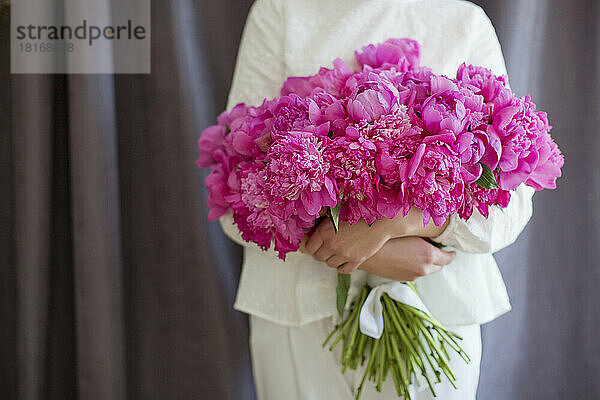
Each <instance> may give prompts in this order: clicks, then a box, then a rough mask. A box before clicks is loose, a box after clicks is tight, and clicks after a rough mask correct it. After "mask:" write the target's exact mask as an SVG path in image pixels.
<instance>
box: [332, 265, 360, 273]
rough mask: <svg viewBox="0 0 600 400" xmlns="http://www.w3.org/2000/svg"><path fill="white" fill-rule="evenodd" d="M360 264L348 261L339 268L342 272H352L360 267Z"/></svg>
mask: <svg viewBox="0 0 600 400" xmlns="http://www.w3.org/2000/svg"><path fill="white" fill-rule="evenodd" d="M358 265H359V264H358V263H355V262H347V263H345V264H344V265H342V266H341V267H339V268H338V269H337V270H338V272H340V273H342V274H351V273H352V272H354V271H356V269H358Z"/></svg>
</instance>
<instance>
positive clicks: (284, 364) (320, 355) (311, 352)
mask: <svg viewBox="0 0 600 400" xmlns="http://www.w3.org/2000/svg"><path fill="white" fill-rule="evenodd" d="M448 328H449V329H450V330H452V331H453V332H455V333H456V334H458V335H460V336H462V338H463V341H462V342H461V346H462V347H463V349H464V350H465V351H466V353H467V354H468V355H469V357H470V358H471V362H470V363H469V364H467V363H465V362H464V361H463V360H462V359H461V358H460V357H459V356H458V355H457V354H455V353H453V354H451V357H452V358H451V360H450V366H451V369H452V371H453V373H454V374H455V376H456V378H457V381H456V385H457V386H458V389H454V387H452V385H450V384H449V383H448V381H447V380H444V379H443V380H442V382H441V383H439V384H437V385H435V386H434V388H435V390H436V393H437V398H436V399H440V400H475V394H476V391H477V383H478V380H479V366H480V361H481V329H480V326H479V325H469V326H460V327H448ZM332 329H333V322H332V319H331V318H326V319H322V320H319V321H316V322H313V323H310V324H308V325H306V326H303V327H301V328H294V327H288V326H284V325H279V324H275V323H272V322H269V321H267V320H265V319H262V318H259V317H256V316H253V315H251V316H250V350H251V356H252V368H253V372H254V382H255V386H256V392H257V395H258V400H353V399H354V396H355V390H356V389H357V388H358V385H359V384H360V380H361V378H362V375H363V372H364V367H365V366H362V368H361V367H359V368H358V369H357V370H356V371H354V370H346V372H345V373H344V374H342V372H341V366H340V363H339V359H340V353H341V347H342V346H341V344H339V345H338V346H337V347H336V348H335V349H334V351H333V352H332V351H329V349H328V348H323V347H322V344H323V341H324V340H325V338H326V337H327V335H328V334H329V333H330V332H331V330H332ZM365 365H366V363H365ZM411 397H412V398H413V399H414V400H425V399H434V397H433V395H432V394H431V392H430V390H429V389H426V388H424V389H420V390H417V389H416V388H414V387H413V388H412V393H411ZM361 399H362V400H374V399H380V400H392V399H394V400H397V399H399V397H398V395H397V393H396V389H395V387H394V383H393V379H392V377H391V376H388V378H387V380H386V381H385V382H384V384H383V388H382V392H381V393H379V392H377V391H376V390H375V387H374V384H373V382H370V381H366V382H365V385H364V387H363V392H362V396H361Z"/></svg>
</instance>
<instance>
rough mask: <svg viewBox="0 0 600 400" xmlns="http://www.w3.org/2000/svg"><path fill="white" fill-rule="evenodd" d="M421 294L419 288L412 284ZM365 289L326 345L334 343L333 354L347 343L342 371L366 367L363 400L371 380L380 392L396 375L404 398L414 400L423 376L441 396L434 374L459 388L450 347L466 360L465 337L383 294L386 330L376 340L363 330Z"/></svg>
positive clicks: (361, 388) (430, 386) (329, 336)
mask: <svg viewBox="0 0 600 400" xmlns="http://www.w3.org/2000/svg"><path fill="white" fill-rule="evenodd" d="M408 286H409V287H411V288H412V289H413V290H414V291H415V292H416V293H417V294H418V292H417V290H416V286H415V285H414V284H409V285H408ZM370 289H371V288H369V287H368V286H365V287H364V288H363V289H362V290H361V292H360V295H359V296H358V298H357V299H356V301H354V302H353V303H352V304H351V306H350V310H349V312H348V313H347V316H346V319H345V320H343V321H342V322H341V323H340V324H338V325H336V326H335V327H334V329H333V331H332V332H331V333H330V334H329V335H328V336H327V339H325V342H324V343H323V347H325V346H326V345H327V344H328V343H330V341H332V339H333V341H332V343H331V345H330V346H329V349H330V350H333V349H334V348H335V347H336V346H337V345H338V344H339V342H340V341H342V353H341V360H340V361H341V365H342V371H343V372H345V371H346V369H348V368H350V369H354V370H355V369H357V367H358V364H359V363H360V364H361V365H364V364H365V362H366V367H365V370H364V374H363V377H362V379H361V383H360V385H359V387H358V389H357V393H356V400H358V399H359V398H360V396H361V394H362V391H363V389H364V384H365V382H366V381H367V379H368V380H369V381H372V382H373V383H374V385H375V389H376V390H377V391H381V390H382V389H383V383H384V382H385V380H386V378H387V376H388V375H390V374H391V375H392V379H393V381H394V386H395V388H396V392H397V394H398V396H400V397H403V398H404V399H405V400H406V399H407V400H410V398H411V396H410V390H409V389H410V385H411V384H412V383H413V378H414V377H417V374H420V375H422V376H423V377H424V379H425V380H426V381H427V384H428V386H429V389H430V390H431V393H432V394H433V395H434V396H435V395H436V393H435V391H434V385H433V383H432V381H433V379H432V377H431V376H430V375H431V373H434V374H435V375H436V381H437V382H440V381H441V377H442V375H444V376H445V377H446V378H447V379H448V380H449V381H450V384H452V385H453V386H454V387H456V385H455V381H456V377H455V376H454V374H453V373H452V370H451V368H450V364H449V360H450V356H449V354H448V349H452V350H453V351H454V352H456V353H458V354H459V355H460V356H461V357H462V358H463V359H464V360H465V361H466V362H469V360H470V359H469V357H468V355H467V354H466V353H465V352H464V350H463V349H462V348H461V347H460V345H459V344H458V342H457V340H462V339H461V338H460V336H458V335H456V334H455V333H453V332H450V331H448V330H447V329H445V328H444V327H443V326H442V325H441V324H440V323H439V322H437V321H436V320H435V319H434V318H432V317H431V316H430V315H428V314H427V313H425V312H423V311H421V310H419V309H417V308H414V307H411V306H409V305H407V304H403V303H400V302H397V301H395V300H393V299H392V298H391V297H389V295H387V294H385V293H384V294H383V295H382V296H381V300H380V301H381V303H382V314H383V322H384V329H383V332H382V335H381V338H379V339H373V338H371V337H369V336H367V335H365V334H363V333H362V332H361V331H360V311H361V309H362V307H363V305H364V302H365V300H366V297H367V295H368V293H369V290H370Z"/></svg>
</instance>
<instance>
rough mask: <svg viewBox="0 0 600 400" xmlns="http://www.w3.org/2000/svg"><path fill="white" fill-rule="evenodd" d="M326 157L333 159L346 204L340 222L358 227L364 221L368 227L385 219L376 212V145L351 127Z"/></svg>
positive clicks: (334, 141) (332, 142) (333, 169)
mask: <svg viewBox="0 0 600 400" xmlns="http://www.w3.org/2000/svg"><path fill="white" fill-rule="evenodd" d="M325 153H326V154H327V156H328V157H329V158H330V159H331V171H332V174H333V177H334V178H335V180H336V182H337V186H338V188H339V197H340V200H341V201H342V206H341V209H340V219H342V220H344V221H348V222H349V223H350V224H355V223H356V222H358V220H359V219H361V218H363V219H364V220H365V221H366V222H367V223H373V221H375V219H377V218H381V216H380V214H379V213H378V212H377V210H376V209H375V205H376V203H377V192H376V191H375V190H374V184H375V182H376V179H377V168H376V166H375V159H376V156H377V146H376V145H375V143H374V142H373V141H372V140H370V139H369V138H366V137H365V136H364V133H361V131H360V130H359V129H357V128H356V127H355V126H348V128H346V132H345V134H344V136H340V137H337V138H334V139H333V140H332V141H331V145H330V146H328V147H327V148H326V150H325Z"/></svg>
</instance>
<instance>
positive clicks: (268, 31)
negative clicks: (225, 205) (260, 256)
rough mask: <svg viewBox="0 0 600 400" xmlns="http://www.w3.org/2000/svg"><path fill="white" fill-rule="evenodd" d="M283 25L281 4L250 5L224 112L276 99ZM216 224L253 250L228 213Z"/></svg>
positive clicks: (260, 1) (261, 0)
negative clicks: (240, 105) (239, 105)
mask: <svg viewBox="0 0 600 400" xmlns="http://www.w3.org/2000/svg"><path fill="white" fill-rule="evenodd" d="M283 23H284V20H283V11H282V10H281V3H280V2H278V1H277V0H256V1H255V2H254V4H253V5H252V8H251V9H250V12H249V14H248V19H247V20H246V26H245V27H244V33H243V34H242V39H241V42H240V48H239V50H238V55H237V62H236V65H235V72H234V74H233V81H232V83H231V90H230V91H229V98H228V100H227V109H228V110H230V109H231V108H233V106H235V105H236V104H238V103H246V104H249V105H260V104H261V103H262V101H263V99H264V98H265V97H266V98H273V97H276V96H279V91H280V89H281V85H282V84H283V81H284V80H285V62H284V52H283V50H284V42H283V40H284V29H283V28H284V27H283ZM219 222H220V223H221V227H222V228H223V232H225V234H226V235H227V236H229V237H230V238H231V239H232V240H233V241H234V242H236V243H238V244H240V245H242V246H256V245H255V244H253V243H249V242H246V241H245V240H244V239H242V236H241V235H240V232H239V230H238V229H237V227H236V226H235V225H233V218H232V216H231V212H228V213H227V214H225V215H224V216H222V217H221V218H220V219H219ZM256 247H257V248H258V246H256Z"/></svg>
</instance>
